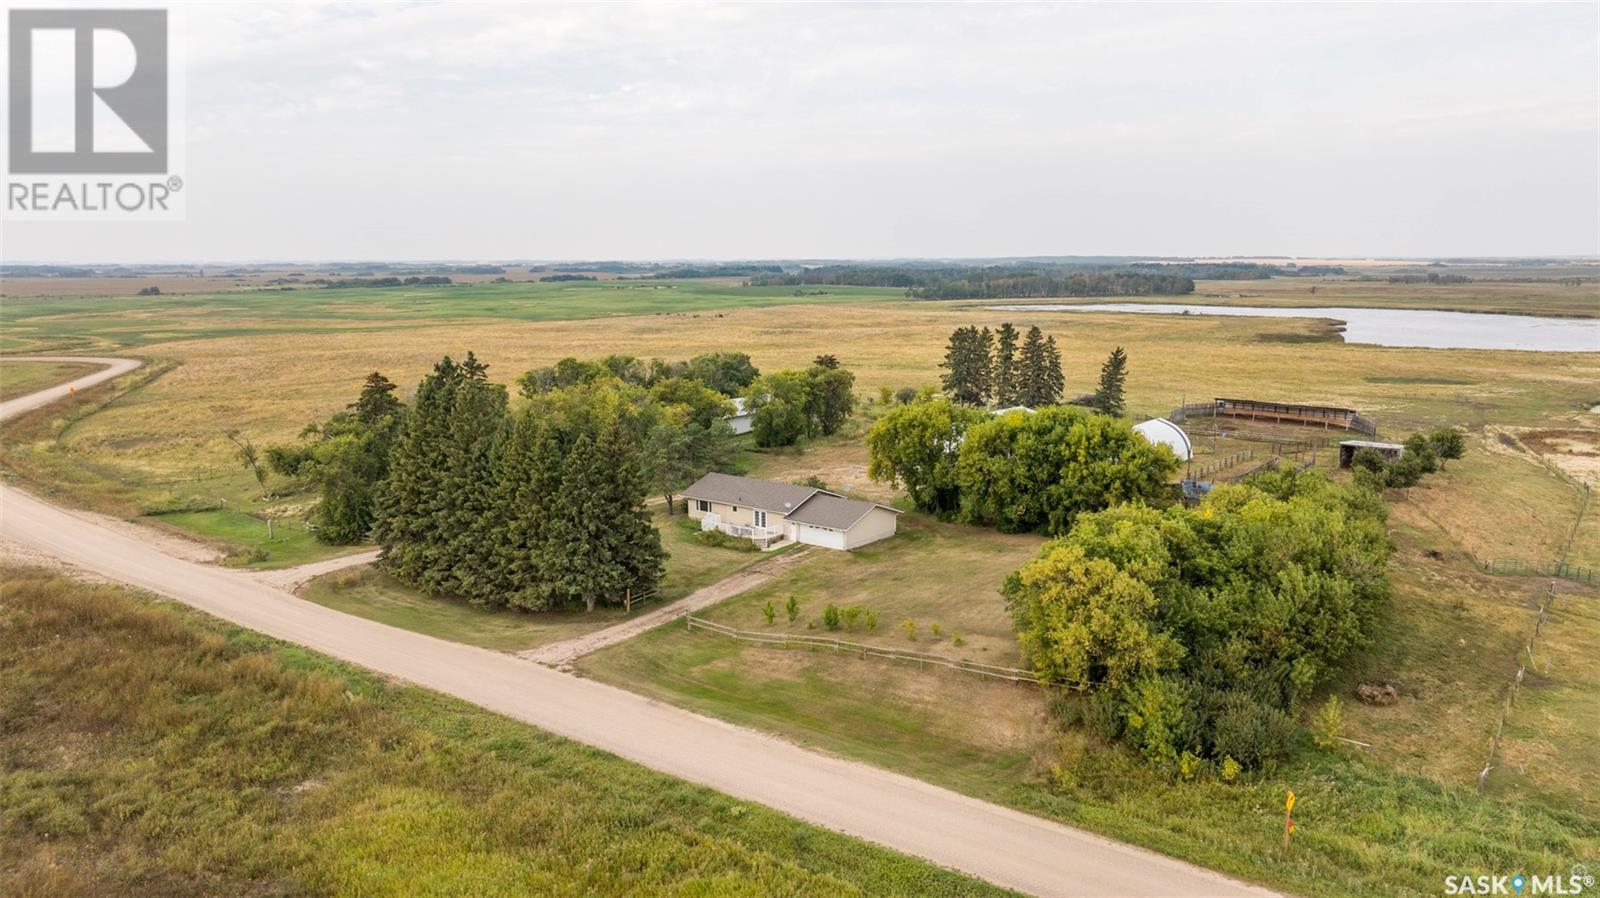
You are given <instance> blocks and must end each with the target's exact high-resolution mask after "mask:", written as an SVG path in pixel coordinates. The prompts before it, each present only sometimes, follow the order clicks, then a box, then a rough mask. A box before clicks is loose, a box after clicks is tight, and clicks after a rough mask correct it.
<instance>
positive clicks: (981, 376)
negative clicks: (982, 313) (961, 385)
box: [972, 327, 994, 405]
mask: <svg viewBox="0 0 1600 898" xmlns="http://www.w3.org/2000/svg"><path fill="white" fill-rule="evenodd" d="M972 379H973V380H974V381H976V382H977V385H978V400H979V401H978V404H979V405H988V404H989V400H990V399H992V398H994V334H993V333H991V332H990V331H989V329H988V328H987V327H985V328H984V329H983V330H982V331H980V332H979V333H978V339H977V342H976V344H975V345H974V346H973V352H972Z"/></svg>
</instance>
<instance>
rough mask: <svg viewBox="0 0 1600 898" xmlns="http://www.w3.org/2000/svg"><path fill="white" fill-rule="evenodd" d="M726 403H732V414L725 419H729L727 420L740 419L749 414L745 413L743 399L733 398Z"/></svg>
mask: <svg viewBox="0 0 1600 898" xmlns="http://www.w3.org/2000/svg"><path fill="white" fill-rule="evenodd" d="M728 401H729V402H731V403H733V414H731V415H728V416H727V417H729V418H742V417H744V416H745V415H748V414H749V412H747V411H745V405H744V397H742V396H735V397H733V398H732V399H730V400H728Z"/></svg>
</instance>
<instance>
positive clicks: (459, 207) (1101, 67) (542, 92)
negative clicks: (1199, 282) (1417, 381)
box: [3, 2, 1600, 262]
mask: <svg viewBox="0 0 1600 898" xmlns="http://www.w3.org/2000/svg"><path fill="white" fill-rule="evenodd" d="M1597 11H1600V4H1596V3H1592V2H1583V3H1569V4H1551V5H1533V4H1515V5H1461V6H1452V5H1439V4H1430V5H1410V6H1407V5H1398V4H1366V5H1350V6H1339V5H1315V6H1286V5H1281V4H1275V5H1263V6H1252V5H1242V4H1234V5H1217V6H1204V5H1196V4H1183V5H1170V6H1163V5H1133V4H1126V5H1102V6H1068V5H1037V4H1036V5H1015V6H1002V5H997V4H992V3H986V4H982V5H970V6H958V5H882V4H874V5H842V6H820V5H811V4H806V5H795V6H776V5H757V4H741V5H727V6H719V5H708V6H686V5H682V4H673V5H670V6H666V5H663V6H621V5H591V6H582V7H562V6H516V5H504V4H497V5H483V6H471V5H462V4H456V3H452V4H448V5H445V4H415V5H326V6H324V5H315V4H304V5H260V6H253V5H248V4H232V3H229V4H211V5H206V6H197V7H194V8H192V9H190V10H189V11H188V13H187V20H188V22H187V39H186V45H187V52H188V66H187V82H188V115H187V118H188V126H187V132H188V134H187V156H188V158H187V161H186V163H185V168H186V169H187V170H186V171H184V172H183V173H182V174H183V176H184V180H185V181H186V184H187V187H186V190H187V191H188V194H187V196H188V203H189V207H188V219H187V221H185V222H181V223H164V224H138V225H128V224H70V225H69V224H61V223H26V224H19V223H14V222H12V223H6V224H5V225H4V233H3V236H4V258H5V260H6V261H13V262H15V261H24V260H34V261H39V260H62V261H103V262H110V261H130V262H131V261H167V260H265V259H284V260H287V259H296V260H316V259H356V258H359V259H521V258H528V259H654V258H703V259H711V258H724V259H735V258H820V257H833V258H882V257H894V256H997V255H1046V254H1048V255H1097V254H1150V255H1227V254H1233V255H1257V254H1276V255H1299V256H1337V257H1343V256H1411V257H1416V256H1467V255H1479V256H1482V255H1544V254H1595V253H1600V121H1597V107H1600V88H1597V72H1600V58H1597V50H1596V40H1597V33H1600V13H1597Z"/></svg>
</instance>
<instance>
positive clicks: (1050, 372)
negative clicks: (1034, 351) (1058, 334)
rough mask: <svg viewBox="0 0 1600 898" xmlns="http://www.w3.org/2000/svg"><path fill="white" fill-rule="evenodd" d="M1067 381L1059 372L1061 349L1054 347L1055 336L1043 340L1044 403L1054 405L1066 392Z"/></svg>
mask: <svg viewBox="0 0 1600 898" xmlns="http://www.w3.org/2000/svg"><path fill="white" fill-rule="evenodd" d="M1066 389H1067V381H1066V378H1065V377H1063V376H1062V374H1061V350H1059V349H1057V348H1056V338H1055V337H1048V338H1046V339H1045V341H1044V404H1045V405H1055V404H1056V403H1058V402H1060V401H1061V397H1062V395H1063V394H1064V393H1065V392H1066Z"/></svg>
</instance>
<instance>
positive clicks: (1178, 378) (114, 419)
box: [63, 303, 1600, 491]
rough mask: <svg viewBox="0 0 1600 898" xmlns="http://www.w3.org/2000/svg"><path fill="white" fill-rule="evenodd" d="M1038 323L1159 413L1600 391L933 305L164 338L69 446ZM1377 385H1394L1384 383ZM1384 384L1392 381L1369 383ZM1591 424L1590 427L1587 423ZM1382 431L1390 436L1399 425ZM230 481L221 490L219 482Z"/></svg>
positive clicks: (880, 362) (1088, 319)
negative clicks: (605, 371) (546, 376)
mask: <svg viewBox="0 0 1600 898" xmlns="http://www.w3.org/2000/svg"><path fill="white" fill-rule="evenodd" d="M1003 317H1009V318H1010V319H1011V320H1013V321H1014V322H1015V323H1017V324H1018V325H1019V326H1027V325H1031V324H1035V323H1037V324H1039V325H1041V326H1042V327H1043V328H1045V329H1046V330H1047V331H1049V332H1051V333H1053V334H1055V335H1056V338H1057V340H1058V342H1060V343H1061V344H1062V351H1063V355H1064V357H1065V368H1066V377H1067V384H1068V392H1069V393H1072V394H1077V393H1081V392H1088V391H1090V390H1091V389H1092V385H1093V379H1094V377H1095V375H1096V372H1097V371H1098V368H1099V365H1100V362H1101V361H1102V360H1103V359H1104V357H1105V355H1106V353H1108V352H1109V351H1110V349H1111V347H1113V346H1117V345H1121V346H1124V347H1126V348H1127V350H1128V353H1129V356H1130V359H1131V376H1130V379H1129V407H1130V409H1133V410H1136V411H1148V412H1151V413H1158V412H1164V411H1165V410H1167V409H1169V408H1171V407H1172V406H1175V405H1177V404H1178V403H1179V402H1180V401H1181V400H1183V399H1185V398H1187V399H1191V400H1192V399H1204V398H1208V397H1210V396H1214V395H1223V394H1244V395H1252V396H1261V397H1262V398H1271V399H1285V400H1291V401H1300V402H1319V403H1333V404H1340V405H1351V406H1354V407H1356V408H1359V409H1361V410H1362V411H1364V412H1366V413H1369V414H1372V415H1374V416H1376V417H1377V418H1378V420H1379V423H1380V426H1385V429H1386V430H1389V431H1390V432H1394V430H1395V429H1397V428H1401V427H1409V426H1410V425H1412V424H1425V423H1443V422H1447V421H1448V422H1452V423H1459V424H1465V425H1467V426H1473V427H1476V426H1481V425H1482V424H1484V423H1490V422H1492V423H1496V424H1503V425H1525V426H1533V425H1549V424H1551V423H1553V422H1562V423H1584V424H1586V425H1587V426H1591V427H1592V426H1595V423H1593V422H1600V416H1588V415H1587V414H1586V412H1585V410H1586V409H1587V408H1588V405H1587V404H1586V403H1588V402H1590V401H1591V400H1592V399H1593V398H1594V393H1595V388H1594V386H1593V385H1594V384H1595V383H1596V382H1600V355H1567V354H1548V353H1504V352H1502V353H1496V352H1485V351H1471V350H1459V351H1455V350H1449V351H1440V350H1407V349H1384V348H1377V347H1366V346H1347V345H1342V344H1332V343H1313V344H1283V343H1271V342H1261V341H1259V340H1258V339H1257V337H1258V335H1259V334H1261V333H1273V332H1283V331H1285V330H1303V331H1305V332H1310V331H1311V330H1312V329H1314V328H1315V327H1316V325H1315V323H1314V322H1310V321H1304V322H1301V321H1285V320H1276V321H1274V320H1264V319H1223V318H1207V319H1196V318H1177V317H1173V318H1167V317H1163V316H1129V315H1109V314H1085V313H1053V314H1052V313H1043V312H1040V313H1012V314H1009V315H1004V316H1003V315H1001V314H1000V313H993V312H987V311H981V310H970V309H969V310H960V309H955V308H952V307H950V306H948V305H942V304H941V305H934V304H930V303H904V304H900V303H894V304H882V305H873V306H860V307H830V308H828V309H827V310H826V311H825V312H822V311H819V309H817V308H814V307H803V306H802V307H779V308H771V309H739V310H731V311H728V312H725V313H720V314H718V315H716V316H714V317H712V316H696V315H651V316H637V317H631V318H613V319H607V320H606V321H605V322H604V324H603V325H598V324H597V323H596V322H593V321H570V322H542V323H521V322H504V321H494V322H489V321H473V322H470V323H463V324H460V325H439V326H430V327H419V328H414V329H410V330H400V331H385V332H382V333H360V332H352V333H311V334H302V335H296V336H293V337H283V336H249V337H228V338H222V339H212V340H198V341H184V342H175V343H160V344H155V345H151V346H149V347H145V348H143V349H141V354H144V355H146V356H149V357H153V358H166V359H172V360H175V361H177V362H178V363H179V366H178V367H177V368H176V369H175V370H173V371H171V372H170V373H168V374H166V375H165V376H163V377H161V378H160V379H159V380H157V381H156V382H155V383H153V384H151V385H149V386H148V387H146V388H144V389H143V390H141V391H139V392H138V393H136V394H134V395H132V396H130V397H128V398H127V399H126V400H124V401H122V402H120V403H118V404H117V405H115V406H113V407H112V408H109V409H106V410H105V411H102V412H100V413H99V414H96V415H94V416H93V417H91V418H89V419H88V420H86V421H84V422H82V423H81V424H79V425H77V426H76V427H74V428H73V429H72V431H71V432H70V433H69V434H67V435H66V437H65V439H64V441H63V445H64V448H65V450H66V451H67V452H68V453H70V454H71V455H73V456H74V457H76V458H79V459H81V460H83V461H84V462H85V463H87V464H92V465H94V466H96V467H98V468H101V469H102V470H104V471H105V472H106V473H107V474H109V475H111V476H114V477H116V478H118V479H122V480H126V481H133V482H138V483H145V484H152V485H156V487H155V488H156V489H157V490H158V491H159V490H160V489H191V488H192V489H200V490H206V489H213V490H217V489H227V487H226V486H225V484H226V482H227V481H228V480H229V478H233V479H238V477H239V475H240V474H242V472H241V471H238V470H237V469H236V466H235V462H234V460H233V458H232V446H231V444H230V443H229V442H228V441H227V439H226V437H225V436H224V433H225V432H226V431H228V430H230V429H239V430H241V431H243V432H244V433H245V434H247V435H249V436H250V437H251V438H252V439H253V440H255V441H256V442H257V443H258V444H265V443H271V442H276V441H282V440H288V439H292V438H293V437H294V435H295V434H296V433H297V432H298V431H299V430H300V429H301V428H302V427H303V426H305V424H306V423H308V422H310V421H312V420H316V419H319V418H322V417H324V416H326V415H327V414H329V413H330V412H332V411H334V410H336V409H338V408H340V407H341V406H343V405H344V404H345V403H346V402H348V401H350V399H351V398H353V397H354V395H355V393H356V391H357V390H358V388H359V385H360V382H361V379H362V377H363V376H364V375H365V374H366V373H367V372H369V371H372V370H375V369H376V370H382V371H383V372H384V373H385V374H387V375H388V376H389V377H390V378H391V379H393V380H395V381H397V382H399V383H401V384H402V385H405V386H407V387H409V386H410V385H412V384H415V383H416V381H417V380H418V379H419V378H420V377H421V376H422V374H423V373H424V372H426V371H427V370H428V368H429V366H431V364H432V363H433V362H434V361H435V360H437V358H438V357H439V356H440V355H441V354H443V353H445V352H452V353H454V354H455V355H457V356H460V355H462V354H464V353H465V352H466V351H467V350H468V349H472V350H474V351H476V352H477V354H478V356H479V357H480V358H482V359H484V360H486V361H487V362H488V363H489V365H490V374H491V377H493V378H495V379H499V380H502V381H504V382H509V381H511V380H513V379H514V378H515V377H516V375H518V374H520V373H521V372H522V371H525V370H527V369H528V368H530V367H533V366H536V365H542V364H548V363H550V362H552V361H554V360H555V359H557V358H560V357H561V356H564V355H576V356H579V357H591V356H599V355H603V354H606V353H611V352H623V353H631V354H635V355H640V356H645V357H649V356H663V357H668V358H681V357H687V356H690V355H693V354H696V353H699V352H704V351H708V350H712V349H740V350H743V351H747V352H749V353H750V354H751V356H752V357H753V358H754V359H755V362H756V364H757V365H758V366H760V367H761V368H763V369H772V368H782V367H789V366H800V365H804V364H806V363H808V362H809V361H810V359H811V358H812V357H813V356H814V355H816V354H817V353H819V352H824V351H826V352H832V353H834V354H836V355H838V356H839V358H840V359H841V360H843V362H844V363H845V364H846V365H847V366H848V367H850V368H851V369H852V370H853V371H855V372H856V375H857V385H858V388H859V389H860V390H861V391H862V392H864V393H868V394H871V393H875V392H876V390H877V387H878V385H880V384H884V385H889V386H892V387H899V386H903V385H922V384H932V383H935V382H936V380H937V377H938V373H939V369H938V367H937V366H938V363H939V360H940V359H941V357H942V355H943V349H944V342H945V339H946V337H947V336H948V334H949V332H950V330H951V329H952V328H954V327H956V326H959V325H964V324H969V323H973V324H997V323H999V321H1000V320H1001V319H1002V318H1003ZM1380 375H1381V377H1380ZM1374 378H1378V379H1379V380H1380V382H1374ZM1581 419H1587V420H1586V421H1583V420H1581ZM1386 425H1387V426H1386ZM208 478H218V479H219V480H221V481H222V483H220V484H212V483H209V482H208Z"/></svg>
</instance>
